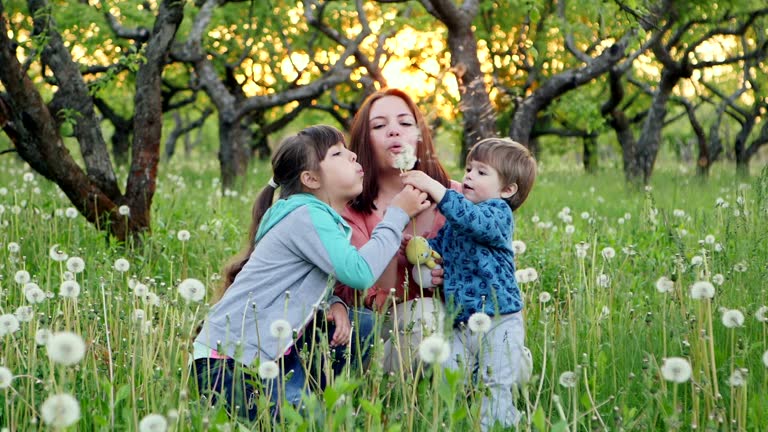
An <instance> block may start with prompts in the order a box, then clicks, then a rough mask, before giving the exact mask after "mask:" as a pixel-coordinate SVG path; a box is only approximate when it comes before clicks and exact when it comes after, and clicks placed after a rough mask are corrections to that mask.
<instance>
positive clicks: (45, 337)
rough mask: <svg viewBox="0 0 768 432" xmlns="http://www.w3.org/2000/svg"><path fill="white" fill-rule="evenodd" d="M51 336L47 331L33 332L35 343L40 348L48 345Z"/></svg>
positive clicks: (42, 329)
mask: <svg viewBox="0 0 768 432" xmlns="http://www.w3.org/2000/svg"><path fill="white" fill-rule="evenodd" d="M51 335H53V333H51V331H50V330H48V329H44V328H41V329H38V330H37V331H36V332H35V343H36V344H38V345H41V346H42V345H48V341H50V340H51Z"/></svg>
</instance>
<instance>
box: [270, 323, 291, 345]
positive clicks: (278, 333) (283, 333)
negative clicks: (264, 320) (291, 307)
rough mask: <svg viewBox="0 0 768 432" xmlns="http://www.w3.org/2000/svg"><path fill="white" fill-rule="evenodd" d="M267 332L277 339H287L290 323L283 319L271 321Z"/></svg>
mask: <svg viewBox="0 0 768 432" xmlns="http://www.w3.org/2000/svg"><path fill="white" fill-rule="evenodd" d="M269 333H270V334H271V335H272V336H273V337H276V338H277V339H280V340H287V339H288V338H290V337H291V333H292V330H291V323H290V322H288V321H286V320H284V319H278V320H275V321H272V324H270V325H269Z"/></svg>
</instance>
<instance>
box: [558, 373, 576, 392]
mask: <svg viewBox="0 0 768 432" xmlns="http://www.w3.org/2000/svg"><path fill="white" fill-rule="evenodd" d="M558 382H559V383H560V385H561V386H563V387H565V388H573V387H576V384H577V383H578V375H576V373H575V372H573V371H565V372H563V373H561V374H560V378H559V379H558Z"/></svg>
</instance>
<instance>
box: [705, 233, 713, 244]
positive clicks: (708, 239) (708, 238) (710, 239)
mask: <svg viewBox="0 0 768 432" xmlns="http://www.w3.org/2000/svg"><path fill="white" fill-rule="evenodd" d="M704 243H706V244H709V245H712V244H715V236H713V235H712V234H708V235H707V236H706V237H704Z"/></svg>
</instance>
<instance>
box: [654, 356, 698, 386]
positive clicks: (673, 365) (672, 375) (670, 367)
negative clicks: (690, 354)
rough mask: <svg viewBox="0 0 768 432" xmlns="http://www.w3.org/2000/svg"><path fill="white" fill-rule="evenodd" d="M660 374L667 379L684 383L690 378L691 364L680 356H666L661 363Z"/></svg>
mask: <svg viewBox="0 0 768 432" xmlns="http://www.w3.org/2000/svg"><path fill="white" fill-rule="evenodd" d="M661 376H663V377H664V379H665V380H667V381H672V382H675V383H678V384H680V383H684V382H686V381H688V380H689V379H691V364H690V363H689V362H688V360H687V359H684V358H682V357H668V358H665V359H664V363H663V364H662V365H661Z"/></svg>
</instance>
